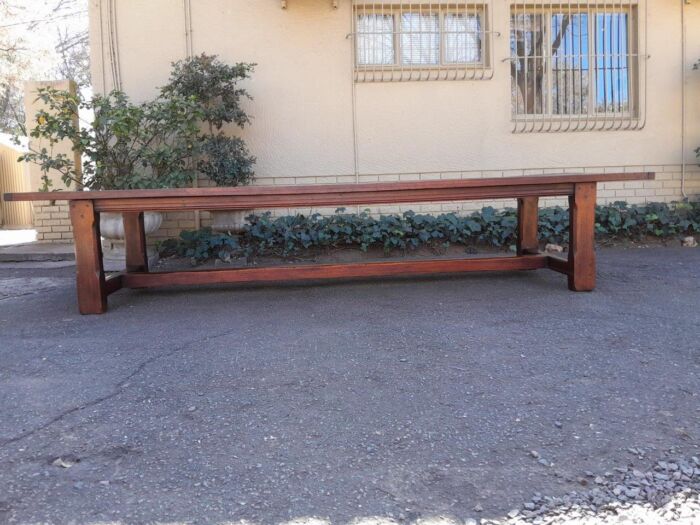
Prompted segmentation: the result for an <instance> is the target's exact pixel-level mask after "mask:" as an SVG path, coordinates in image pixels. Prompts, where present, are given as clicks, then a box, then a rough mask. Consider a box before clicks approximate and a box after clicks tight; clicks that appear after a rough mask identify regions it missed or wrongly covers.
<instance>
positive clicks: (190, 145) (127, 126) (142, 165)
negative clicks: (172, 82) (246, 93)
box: [19, 87, 200, 191]
mask: <svg viewBox="0 0 700 525" xmlns="http://www.w3.org/2000/svg"><path fill="white" fill-rule="evenodd" d="M38 99H39V100H41V101H42V102H43V103H44V105H45V109H42V110H40V111H39V112H38V113H37V114H36V116H35V117H34V122H35V125H34V127H33V128H31V129H30V130H29V136H30V137H32V138H35V139H40V140H42V143H43V147H42V148H41V149H39V150H35V149H31V150H30V151H29V152H28V153H25V154H24V155H22V156H21V157H20V158H19V160H20V161H25V162H33V163H36V164H38V165H39V166H40V168H41V171H42V172H43V188H42V189H43V190H44V191H48V190H49V189H50V187H51V180H50V179H49V177H48V174H49V172H50V171H52V170H56V171H58V172H59V173H60V174H61V178H62V180H63V182H64V184H65V185H66V186H68V187H70V186H71V185H73V184H75V185H76V186H85V187H87V188H90V189H91V190H115V189H116V190H126V189H143V188H166V187H181V186H186V185H188V184H190V183H191V182H192V181H193V179H194V176H195V171H194V169H193V166H192V162H191V156H192V150H193V149H194V147H195V146H196V143H197V136H198V134H199V128H198V119H199V118H200V113H199V108H198V107H197V105H196V104H194V103H193V102H192V101H190V100H188V99H185V98H182V97H175V96H174V97H170V98H167V99H166V98H157V99H155V100H151V101H148V102H144V103H141V104H135V103H132V102H131V101H130V100H129V98H128V97H127V96H126V95H125V94H124V93H122V92H121V91H112V92H111V93H110V94H108V95H105V96H103V95H95V96H94V97H92V98H90V99H86V98H84V97H83V96H82V95H81V94H80V93H71V92H69V91H62V90H57V89H54V88H51V87H46V88H41V89H39V90H38ZM81 112H85V113H89V112H94V117H93V119H92V120H90V121H87V122H84V121H83V122H81V123H82V125H81V126H78V125H77V124H78V122H79V114H80V113H81ZM64 140H67V141H69V142H70V144H71V145H72V149H73V151H74V152H76V153H77V154H79V155H80V156H81V160H82V169H81V167H80V165H76V163H75V157H74V156H73V155H66V154H63V153H55V152H54V147H55V146H56V145H57V144H59V143H60V142H62V141H64Z"/></svg>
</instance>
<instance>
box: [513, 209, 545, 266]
mask: <svg viewBox="0 0 700 525" xmlns="http://www.w3.org/2000/svg"><path fill="white" fill-rule="evenodd" d="M538 202H539V198H538V197H523V198H520V199H518V240H517V253H518V255H530V254H536V253H538V252H539V249H540V244H539V241H538V239H537V224H538V216H537V214H538V206H537V205H538Z"/></svg>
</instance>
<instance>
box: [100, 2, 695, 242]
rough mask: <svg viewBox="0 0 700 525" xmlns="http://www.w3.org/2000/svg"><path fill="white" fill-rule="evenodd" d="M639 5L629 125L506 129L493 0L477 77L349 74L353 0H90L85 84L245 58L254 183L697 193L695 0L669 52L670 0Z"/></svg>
mask: <svg viewBox="0 0 700 525" xmlns="http://www.w3.org/2000/svg"><path fill="white" fill-rule="evenodd" d="M648 1H649V5H648V17H647V24H648V40H647V47H648V53H649V55H650V58H649V59H648V60H647V74H646V89H647V111H646V125H645V126H644V128H643V129H642V130H639V131H606V132H603V131H589V132H576V133H565V132H561V133H530V134H514V133H512V132H511V129H512V124H511V114H510V112H511V108H510V90H511V79H510V73H509V67H510V66H509V63H508V62H504V61H503V59H504V58H506V57H508V56H509V53H510V51H509V41H508V36H507V35H508V31H509V27H508V24H509V16H508V15H509V7H508V6H509V2H508V1H507V0H490V2H489V5H490V6H491V8H492V9H493V22H494V28H493V29H494V30H495V31H497V32H499V33H500V36H496V37H495V38H494V45H493V60H492V62H493V67H494V74H493V78H492V79H491V80H483V81H427V82H393V83H390V82H386V83H371V84H370V83H356V84H354V85H353V64H352V39H351V38H347V35H348V34H349V33H350V32H351V30H352V29H351V28H352V6H351V0H340V1H339V2H338V5H339V7H338V8H337V9H334V8H333V7H332V5H331V1H330V0H289V1H288V7H287V9H281V7H280V2H279V1H278V0H196V1H191V2H190V3H189V5H190V7H191V16H190V21H191V28H188V27H187V26H186V16H185V8H184V6H185V5H187V2H182V3H177V2H172V0H149V2H142V1H139V0H117V1H116V3H115V10H114V11H112V12H111V13H110V10H109V9H108V4H109V2H106V1H101V0H90V15H91V16H90V19H91V41H92V59H93V60H92V62H93V64H92V68H93V80H94V83H95V86H96V90H97V91H107V90H109V89H112V88H113V87H115V86H120V87H121V88H122V89H124V90H125V91H126V92H127V93H128V94H129V95H131V96H132V97H133V98H135V99H137V100H140V99H145V98H147V97H151V96H153V95H154V94H155V93H156V91H157V86H159V85H162V84H163V83H165V81H166V80H167V77H168V73H169V69H170V63H171V62H172V61H174V60H178V59H181V58H183V57H185V56H186V53H187V50H188V46H191V49H192V51H193V52H194V53H201V52H206V53H216V54H219V55H220V56H221V58H222V59H224V60H226V61H230V62H236V61H246V62H255V63H257V64H258V66H257V69H256V72H255V74H254V77H253V79H252V80H251V81H250V82H249V84H248V86H247V87H248V89H249V91H250V92H251V94H252V95H253V96H254V100H253V101H250V102H248V103H247V106H248V110H249V111H250V113H251V114H252V115H253V116H254V120H253V123H252V125H251V126H250V127H249V128H247V129H246V130H244V131H243V132H242V133H241V135H242V136H243V137H244V138H245V140H246V141H247V143H248V145H249V147H250V149H251V150H252V151H253V153H254V154H255V155H256V156H257V157H258V164H257V170H256V171H257V182H256V183H257V184H290V183H291V184H293V183H299V184H301V183H328V182H354V181H384V180H406V179H412V178H413V179H415V178H446V177H479V176H506V175H517V174H535V173H550V172H562V171H564V172H572V173H573V172H581V171H600V170H607V171H630V170H637V169H645V170H647V169H653V170H655V171H658V172H659V173H660V180H657V181H655V182H639V183H625V184H622V185H617V186H615V185H609V186H603V187H601V190H600V194H599V197H600V198H601V200H602V201H603V202H606V201H607V200H627V201H630V202H644V201H648V200H649V201H651V200H654V201H657V200H661V201H669V200H678V199H680V198H682V197H683V195H682V192H681V173H682V172H683V171H686V172H687V173H686V175H685V180H686V182H685V189H686V194H687V195H689V196H693V195H697V194H698V193H699V192H700V189H699V187H698V186H699V183H698V180H699V178H700V173H699V172H698V171H697V169H695V164H696V159H695V154H694V152H693V149H694V148H695V146H696V145H700V124H699V122H700V120H699V119H698V118H697V117H698V113H699V112H700V72H695V71H693V70H692V64H693V63H694V62H695V61H696V60H697V59H699V58H700V34H698V33H697V32H692V31H689V30H688V28H692V27H698V24H700V4H698V3H691V4H688V5H686V6H685V18H686V23H685V34H687V55H686V59H685V63H682V60H681V57H682V43H683V34H684V31H683V30H682V29H681V27H682V26H681V5H682V1H681V0H678V1H677V2H667V1H663V2H661V1H658V0H648ZM110 15H112V19H113V21H114V20H116V23H114V22H113V23H112V24H111V25H110V24H109V19H110ZM190 29H191V32H190ZM188 35H189V38H188ZM684 71H685V73H686V75H687V79H686V89H687V92H686V96H685V100H686V107H685V115H686V120H685V133H683V131H682V129H683V126H682V121H683V119H682V114H683V98H682V96H681V94H682V89H681V88H682V74H683V72H684ZM234 132H235V133H239V131H238V130H235V131H234ZM683 142H684V143H685V154H684V155H683V154H682V150H683V148H682V144H683ZM684 163H685V165H686V166H685V167H684ZM482 204H484V203H467V204H465V205H459V204H450V205H431V206H426V205H420V206H410V208H412V209H417V210H424V211H430V212H435V211H443V210H447V209H450V210H453V209H455V208H456V207H458V208H459V209H460V210H468V209H472V208H473V207H474V206H477V207H478V206H481V205H482ZM506 204H507V203H506ZM406 208H407V207H405V206H401V207H400V209H406ZM395 209H397V208H387V207H384V208H379V209H377V211H393V210H395ZM278 213H279V211H278ZM206 218H207V214H203V219H204V222H205V223H206ZM188 225H191V226H193V225H194V224H193V223H192V217H191V215H190V214H184V215H178V216H177V218H172V219H171V218H167V220H166V223H165V227H164V228H163V229H162V232H161V233H165V234H171V233H174V232H176V230H178V228H181V227H187V226H188Z"/></svg>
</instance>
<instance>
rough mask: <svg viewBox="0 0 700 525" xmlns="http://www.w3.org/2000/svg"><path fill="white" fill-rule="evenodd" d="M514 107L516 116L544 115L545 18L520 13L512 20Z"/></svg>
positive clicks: (514, 15)
mask: <svg viewBox="0 0 700 525" xmlns="http://www.w3.org/2000/svg"><path fill="white" fill-rule="evenodd" d="M510 25H511V30H510V51H511V58H512V60H511V69H510V72H511V79H512V107H513V114H515V115H533V114H540V113H544V111H545V106H546V104H545V103H544V84H545V81H546V76H545V75H546V74H547V71H546V70H547V62H546V61H545V58H544V17H543V15H541V14H533V13H517V14H513V15H511V19H510Z"/></svg>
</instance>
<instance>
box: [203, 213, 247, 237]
mask: <svg viewBox="0 0 700 525" xmlns="http://www.w3.org/2000/svg"><path fill="white" fill-rule="evenodd" d="M252 212H253V210H237V211H224V210H212V212H211V219H212V224H211V229H212V230H214V231H216V232H222V233H226V232H231V233H238V232H240V231H241V230H242V229H243V225H244V224H245V223H246V220H245V218H246V217H247V216H248V215H250V214H251V213H252Z"/></svg>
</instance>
